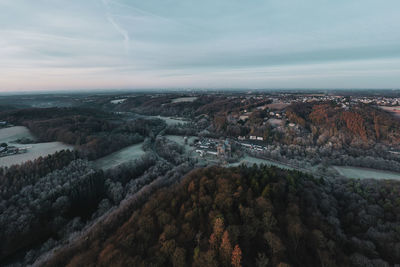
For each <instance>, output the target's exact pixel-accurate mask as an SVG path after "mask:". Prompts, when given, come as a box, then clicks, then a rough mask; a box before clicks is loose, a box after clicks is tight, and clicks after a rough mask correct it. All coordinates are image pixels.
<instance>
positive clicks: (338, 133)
mask: <svg viewBox="0 0 400 267" xmlns="http://www.w3.org/2000/svg"><path fill="white" fill-rule="evenodd" d="M286 115H287V117H288V118H289V120H291V121H292V122H295V123H297V124H299V125H301V126H303V127H305V128H306V129H308V130H310V131H311V132H312V134H313V136H314V137H315V139H316V140H317V139H318V138H319V137H320V136H322V135H324V136H325V137H324V138H325V139H327V138H329V137H333V136H334V137H336V139H337V140H338V142H341V143H343V144H345V145H352V146H359V147H371V146H373V145H375V144H376V143H378V142H381V143H384V144H399V143H400V135H399V129H400V122H399V121H398V120H396V119H395V118H394V117H393V116H391V115H390V114H388V113H387V112H385V111H383V110H380V109H378V108H376V107H373V106H371V105H366V104H356V105H353V106H351V107H347V108H342V107H341V106H339V105H338V104H336V103H334V102H321V103H295V104H292V105H291V106H289V107H288V109H287V111H286Z"/></svg>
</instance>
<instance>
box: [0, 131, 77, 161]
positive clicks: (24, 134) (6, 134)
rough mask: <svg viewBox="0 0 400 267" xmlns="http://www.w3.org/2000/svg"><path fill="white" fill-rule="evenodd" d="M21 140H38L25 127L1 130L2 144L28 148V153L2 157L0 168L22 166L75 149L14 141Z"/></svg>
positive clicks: (64, 145) (61, 145)
mask: <svg viewBox="0 0 400 267" xmlns="http://www.w3.org/2000/svg"><path fill="white" fill-rule="evenodd" d="M21 138H28V139H31V140H36V138H35V137H34V136H33V135H32V134H31V133H30V131H29V129H28V128H26V127H24V126H15V127H9V128H3V129H0V143H8V145H10V146H15V147H20V148H27V152H26V153H21V154H16V155H11V156H6V157H0V167H9V166H11V165H14V164H21V163H24V162H26V161H28V160H34V159H37V158H39V157H45V156H47V155H50V154H54V153H56V152H57V151H60V150H64V149H73V147H72V146H70V145H66V144H63V143H60V142H49V143H38V144H26V145H21V144H14V143H13V141H15V140H17V139H21Z"/></svg>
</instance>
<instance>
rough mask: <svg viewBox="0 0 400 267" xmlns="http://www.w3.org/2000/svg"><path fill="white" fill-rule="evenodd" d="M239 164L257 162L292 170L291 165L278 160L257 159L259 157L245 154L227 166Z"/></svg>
mask: <svg viewBox="0 0 400 267" xmlns="http://www.w3.org/2000/svg"><path fill="white" fill-rule="evenodd" d="M240 164H245V165H253V164H257V165H261V164H264V165H268V166H275V167H279V168H282V169H287V170H293V168H292V167H290V166H287V165H284V164H280V163H278V162H274V161H270V160H266V159H259V158H255V157H251V156H248V155H246V156H245V157H244V158H243V159H242V160H241V161H240V162H235V163H232V164H229V167H235V166H239V165H240Z"/></svg>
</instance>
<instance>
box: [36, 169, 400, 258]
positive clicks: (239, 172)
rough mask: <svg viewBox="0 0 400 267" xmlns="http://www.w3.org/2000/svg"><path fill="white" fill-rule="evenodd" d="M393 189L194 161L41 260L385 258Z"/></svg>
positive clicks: (395, 224) (398, 229)
mask: <svg viewBox="0 0 400 267" xmlns="http://www.w3.org/2000/svg"><path fill="white" fill-rule="evenodd" d="M399 189H400V184H399V183H396V182H388V181H385V182H378V181H368V180H364V181H357V180H336V181H334V182H330V181H325V180H322V179H318V180H316V179H314V178H313V177H311V176H309V175H306V174H303V173H300V172H294V171H290V172H289V171H284V170H281V169H277V168H273V167H272V168H268V167H259V168H258V167H255V166H254V167H251V168H248V167H243V166H241V167H238V168H230V169H225V168H219V167H210V168H205V169H200V170H196V171H193V172H191V173H190V174H189V175H187V176H186V177H185V178H184V179H183V180H182V182H181V183H179V184H177V185H175V186H173V187H172V188H167V189H159V190H158V191H156V192H155V193H154V194H153V195H152V196H151V197H150V198H149V199H148V201H146V202H144V204H143V205H142V206H140V207H139V208H135V209H133V208H132V209H131V211H130V216H129V219H127V220H126V219H124V218H125V216H122V215H118V214H114V215H113V218H112V219H105V222H103V223H102V224H100V225H99V226H97V228H96V227H95V228H94V229H92V231H91V233H88V234H87V235H84V236H83V237H82V238H81V239H79V240H78V241H75V243H73V244H71V245H70V246H68V247H66V248H64V249H59V250H58V251H57V252H56V253H55V254H53V256H52V257H51V258H50V259H48V260H46V261H45V263H42V264H44V265H46V266H64V265H68V266H389V264H394V263H396V262H399V261H400V258H399V257H400V256H399V255H400V224H399V223H400V216H399V214H400V198H398V195H397V194H396V193H395V192H398V190H399ZM128 205H129V204H128ZM125 213H126V211H125ZM118 218H119V219H118ZM107 221H108V222H109V223H107ZM111 222H112V223H111Z"/></svg>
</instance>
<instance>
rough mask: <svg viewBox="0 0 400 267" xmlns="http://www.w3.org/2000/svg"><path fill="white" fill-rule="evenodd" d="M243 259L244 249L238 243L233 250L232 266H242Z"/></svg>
mask: <svg viewBox="0 0 400 267" xmlns="http://www.w3.org/2000/svg"><path fill="white" fill-rule="evenodd" d="M241 261H242V250H241V249H240V247H239V245H236V246H235V248H234V249H233V252H232V261H231V263H232V266H233V267H241V266H242V264H241Z"/></svg>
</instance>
